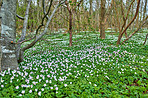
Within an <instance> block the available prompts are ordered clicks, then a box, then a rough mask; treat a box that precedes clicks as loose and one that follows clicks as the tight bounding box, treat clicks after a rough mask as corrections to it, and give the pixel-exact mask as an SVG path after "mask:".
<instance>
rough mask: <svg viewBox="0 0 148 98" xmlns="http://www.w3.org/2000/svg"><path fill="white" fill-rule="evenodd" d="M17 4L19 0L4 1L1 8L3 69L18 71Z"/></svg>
mask: <svg viewBox="0 0 148 98" xmlns="http://www.w3.org/2000/svg"><path fill="white" fill-rule="evenodd" d="M16 2H17V0H3V4H2V7H1V17H2V19H1V48H2V59H1V69H2V70H6V69H8V68H11V69H16V68H17V67H18V63H17V58H16V47H15V44H13V43H14V42H15V39H16Z"/></svg>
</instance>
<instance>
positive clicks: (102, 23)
mask: <svg viewBox="0 0 148 98" xmlns="http://www.w3.org/2000/svg"><path fill="white" fill-rule="evenodd" d="M105 4H106V0H101V12H100V38H101V39H105V11H106V9H105Z"/></svg>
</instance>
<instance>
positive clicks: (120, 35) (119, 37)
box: [117, 0, 140, 45]
mask: <svg viewBox="0 0 148 98" xmlns="http://www.w3.org/2000/svg"><path fill="white" fill-rule="evenodd" d="M139 5H140V0H138V1H137V9H136V13H135V16H134V17H133V19H132V20H131V21H130V23H129V24H128V25H127V26H126V27H125V29H124V30H123V31H122V32H121V33H120V34H119V36H118V40H117V45H119V44H120V40H121V38H122V36H123V34H124V33H125V32H126V30H127V29H128V28H129V26H130V25H131V24H132V23H133V22H134V20H135V19H136V17H137V15H138V12H139Z"/></svg>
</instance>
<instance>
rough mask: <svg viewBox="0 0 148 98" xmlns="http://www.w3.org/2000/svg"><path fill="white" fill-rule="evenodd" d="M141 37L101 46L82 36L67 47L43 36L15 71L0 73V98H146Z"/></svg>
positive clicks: (146, 52)
mask: <svg viewBox="0 0 148 98" xmlns="http://www.w3.org/2000/svg"><path fill="white" fill-rule="evenodd" d="M145 36H146V33H137V34H135V35H134V36H133V37H132V38H131V39H130V40H128V41H127V43H125V44H123V45H119V46H116V41H117V38H118V37H117V35H109V34H107V35H106V39H104V40H101V39H99V38H97V37H99V34H98V33H97V32H81V33H79V34H77V35H73V46H72V47H69V46H68V45H69V35H68V34H66V33H64V34H58V35H52V36H50V35H47V36H45V37H44V38H43V39H42V41H40V42H39V43H37V45H36V46H35V47H33V48H31V49H29V50H27V51H26V53H25V55H26V56H25V60H24V62H22V63H21V64H20V67H19V68H20V70H19V71H15V70H7V71H4V72H1V73H0V98H2V97H23V98H26V97H29V98H32V97H36V98H38V97H39V98H40V97H45V98H46V97H47V98H99V97H105V98H121V97H122V98H123V97H124V98H126V97H127V98H128V97H132V98H134V97H136V98H137V97H140V98H144V97H145V98H146V97H148V42H147V43H146V44H145V45H143V42H144V40H145ZM25 44H27V43H25ZM25 44H24V45H25Z"/></svg>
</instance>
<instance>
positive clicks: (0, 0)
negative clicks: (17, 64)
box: [0, 0, 2, 71]
mask: <svg viewBox="0 0 148 98" xmlns="http://www.w3.org/2000/svg"><path fill="white" fill-rule="evenodd" d="M1 6H2V0H0V15H1ZM1 60H2V48H1V16H0V71H1V65H2V64H1Z"/></svg>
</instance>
